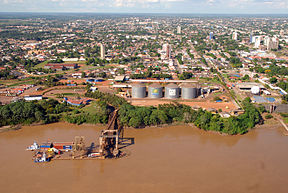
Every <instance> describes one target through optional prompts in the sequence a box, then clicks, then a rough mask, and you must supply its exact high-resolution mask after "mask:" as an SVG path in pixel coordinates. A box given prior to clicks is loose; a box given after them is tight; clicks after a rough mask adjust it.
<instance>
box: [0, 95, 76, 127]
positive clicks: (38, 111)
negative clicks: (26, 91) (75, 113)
mask: <svg viewBox="0 0 288 193" xmlns="http://www.w3.org/2000/svg"><path fill="white" fill-rule="evenodd" d="M71 110H72V108H71V107H70V105H68V104H67V103H59V102H58V101H56V100H54V99H50V100H42V101H32V102H25V101H18V102H15V103H11V104H9V105H5V106H0V126H5V125H17V124H31V123H34V122H43V123H52V122H56V121H58V120H59V118H60V115H59V114H61V113H63V112H68V111H71Z"/></svg>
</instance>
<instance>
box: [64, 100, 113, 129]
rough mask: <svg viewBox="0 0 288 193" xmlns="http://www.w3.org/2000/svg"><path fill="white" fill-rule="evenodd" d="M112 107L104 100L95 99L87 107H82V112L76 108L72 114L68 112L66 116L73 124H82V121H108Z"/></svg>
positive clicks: (93, 122)
mask: <svg viewBox="0 0 288 193" xmlns="http://www.w3.org/2000/svg"><path fill="white" fill-rule="evenodd" d="M112 109H113V108H112V107H110V106H109V105H108V104H107V103H106V102H104V101H94V102H92V104H90V105H89V106H87V107H84V108H83V109H81V112H80V111H78V110H75V111H73V112H71V113H70V114H67V115H66V116H65V117H64V120H66V121H67V122H69V123H73V124H78V125H80V124H82V123H92V124H97V123H103V124H104V123H108V118H109V114H110V113H111V111H112Z"/></svg>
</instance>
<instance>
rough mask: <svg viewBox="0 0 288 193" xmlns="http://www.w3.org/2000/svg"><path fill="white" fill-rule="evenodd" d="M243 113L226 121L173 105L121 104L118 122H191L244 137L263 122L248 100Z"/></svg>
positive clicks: (131, 123)
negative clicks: (140, 105)
mask: <svg viewBox="0 0 288 193" xmlns="http://www.w3.org/2000/svg"><path fill="white" fill-rule="evenodd" d="M243 106H244V109H245V113H244V114H242V115H240V116H238V117H230V118H228V119H225V118H222V117H220V115H219V114H216V115H214V114H212V113H210V112H208V111H204V110H202V109H200V110H198V111H195V110H192V108H191V107H189V106H186V105H182V104H178V103H174V104H164V105H159V106H158V108H156V107H135V106H132V105H130V104H127V103H126V104H124V105H122V106H121V107H120V110H119V119H120V123H121V124H122V125H124V126H130V127H135V128H139V127H145V126H151V125H160V124H169V123H173V122H185V123H194V125H195V126H197V127H199V128H201V129H204V130H206V131H208V130H209V131H217V132H220V133H227V134H230V135H235V134H244V133H246V132H248V130H249V129H252V128H253V127H255V125H256V124H261V123H263V119H262V117H261V114H260V112H259V110H258V109H257V108H256V107H254V106H253V105H252V104H251V101H250V99H249V98H247V99H245V100H244V101H243Z"/></svg>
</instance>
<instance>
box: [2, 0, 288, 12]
mask: <svg viewBox="0 0 288 193" xmlns="http://www.w3.org/2000/svg"><path fill="white" fill-rule="evenodd" d="M0 12H80V13H82V12H93V13H177V14H182V13H188V14H189V13H190V14H197V13H210V14H213V13H216V14H217V13H218V14H288V0H0Z"/></svg>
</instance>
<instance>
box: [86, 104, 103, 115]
mask: <svg viewBox="0 0 288 193" xmlns="http://www.w3.org/2000/svg"><path fill="white" fill-rule="evenodd" d="M99 108H100V107H99V106H98V104H97V101H92V102H91V103H90V104H89V105H87V106H85V107H84V108H82V110H83V111H84V112H87V113H90V114H95V113H97V112H99V110H101V109H99Z"/></svg>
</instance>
